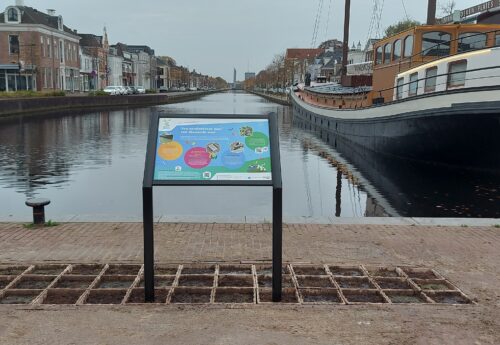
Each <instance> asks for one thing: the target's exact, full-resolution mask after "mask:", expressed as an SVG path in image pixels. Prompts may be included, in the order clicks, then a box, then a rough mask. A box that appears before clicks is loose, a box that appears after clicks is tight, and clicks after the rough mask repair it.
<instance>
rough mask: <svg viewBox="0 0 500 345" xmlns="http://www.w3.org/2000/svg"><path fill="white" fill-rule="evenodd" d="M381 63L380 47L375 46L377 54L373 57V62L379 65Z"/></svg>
mask: <svg viewBox="0 0 500 345" xmlns="http://www.w3.org/2000/svg"><path fill="white" fill-rule="evenodd" d="M381 63H382V47H378V48H377V54H376V57H375V64H376V65H379V64H381Z"/></svg>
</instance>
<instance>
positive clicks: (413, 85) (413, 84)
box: [408, 73, 418, 96]
mask: <svg viewBox="0 0 500 345" xmlns="http://www.w3.org/2000/svg"><path fill="white" fill-rule="evenodd" d="M417 90H418V73H412V74H410V87H409V90H408V96H415V95H416V94H417Z"/></svg>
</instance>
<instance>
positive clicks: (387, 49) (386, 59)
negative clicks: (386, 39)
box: [384, 43, 392, 63]
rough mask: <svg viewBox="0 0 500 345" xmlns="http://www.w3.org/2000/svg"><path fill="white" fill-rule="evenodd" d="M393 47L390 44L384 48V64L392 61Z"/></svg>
mask: <svg viewBox="0 0 500 345" xmlns="http://www.w3.org/2000/svg"><path fill="white" fill-rule="evenodd" d="M391 46H392V45H391V44H390V43H387V44H386V45H385V46H384V63H388V62H389V61H391Z"/></svg>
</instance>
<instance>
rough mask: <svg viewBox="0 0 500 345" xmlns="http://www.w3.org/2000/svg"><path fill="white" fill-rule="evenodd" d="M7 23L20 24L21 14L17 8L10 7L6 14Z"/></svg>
mask: <svg viewBox="0 0 500 345" xmlns="http://www.w3.org/2000/svg"><path fill="white" fill-rule="evenodd" d="M5 22H7V23H20V22H21V13H20V12H19V9H18V8H16V7H9V8H8V9H7V11H6V12H5Z"/></svg>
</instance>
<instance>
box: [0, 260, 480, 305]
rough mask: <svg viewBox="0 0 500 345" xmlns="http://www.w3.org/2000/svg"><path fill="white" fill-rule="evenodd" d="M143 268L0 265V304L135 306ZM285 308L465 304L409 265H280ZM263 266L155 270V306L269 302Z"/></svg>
mask: <svg viewBox="0 0 500 345" xmlns="http://www.w3.org/2000/svg"><path fill="white" fill-rule="evenodd" d="M143 271H144V267H143V266H141V265H133V264H106V265H105V264H67V265H63V264H53V265H49V264H44V265H29V266H28V265H26V266H22V265H0V304H24V305H41V304H44V305H45V304H69V305H83V304H89V305H91V304H97V305H100V304H102V305H108V304H125V305H126V304H141V303H143V302H144V276H143ZM282 272H283V292H282V295H283V301H282V302H283V303H285V304H289V303H292V304H332V305H334V304H348V305H349V304H384V303H385V304H421V303H425V304H439V305H442V304H451V305H456V304H471V303H474V302H473V301H472V300H471V299H470V298H469V297H467V296H466V295H465V294H464V293H463V292H462V291H461V290H460V289H458V288H457V287H456V286H455V285H454V284H453V283H451V282H450V281H449V280H448V279H446V278H445V277H443V276H442V275H441V274H439V273H438V272H437V271H435V270H433V269H429V268H420V267H419V268H414V267H366V266H364V265H359V266H338V265H304V264H293V263H291V264H287V265H284V266H283V269H282ZM271 273H272V269H271V266H270V265H269V264H267V265H266V264H259V265H250V264H227V263H225V264H220V265H218V264H206V265H203V264H194V263H193V264H185V265H174V264H165V265H157V266H156V267H155V303H159V304H200V303H201V304H234V303H236V304H245V305H253V304H270V303H272V289H271V286H272V276H271Z"/></svg>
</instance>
